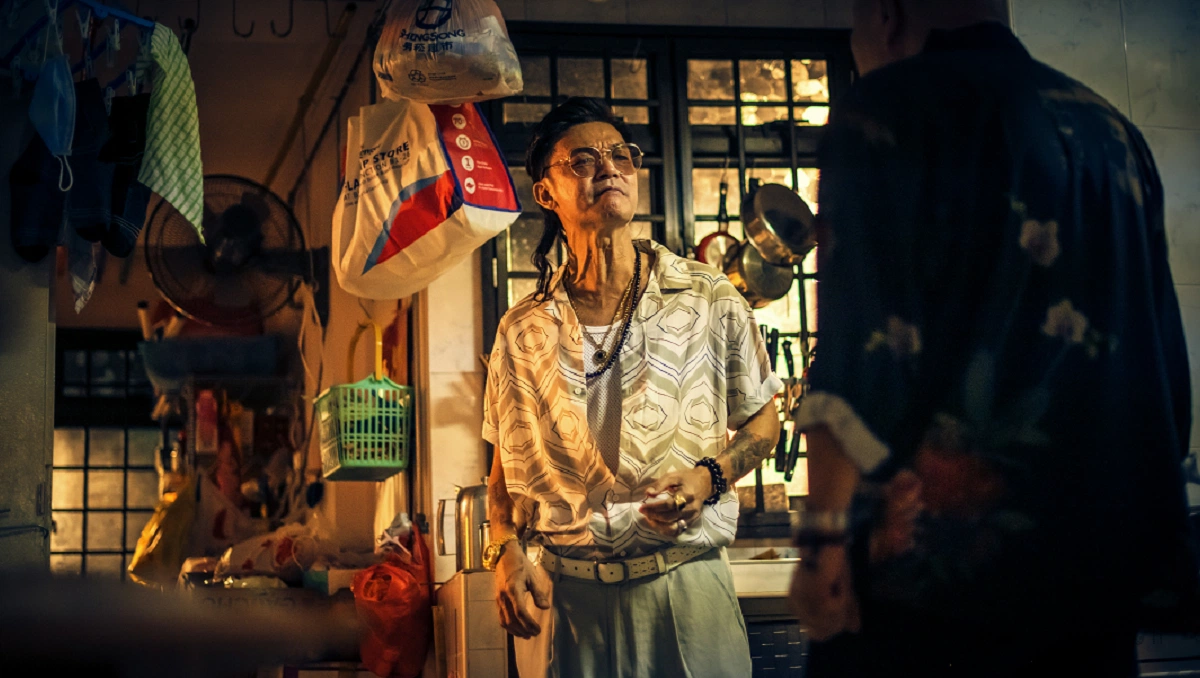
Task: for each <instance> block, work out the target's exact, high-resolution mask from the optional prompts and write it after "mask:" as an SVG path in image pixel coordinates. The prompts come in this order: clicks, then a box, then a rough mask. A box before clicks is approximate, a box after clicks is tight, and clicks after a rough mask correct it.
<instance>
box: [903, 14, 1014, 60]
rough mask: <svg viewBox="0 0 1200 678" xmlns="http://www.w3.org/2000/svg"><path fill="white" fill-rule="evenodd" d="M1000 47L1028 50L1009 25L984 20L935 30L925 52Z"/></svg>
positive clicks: (1003, 48) (927, 40) (927, 41)
mask: <svg viewBox="0 0 1200 678" xmlns="http://www.w3.org/2000/svg"><path fill="white" fill-rule="evenodd" d="M979 49H999V50H1016V51H1020V52H1026V50H1025V46H1024V45H1022V44H1021V41H1020V40H1018V39H1017V36H1015V35H1013V32H1012V31H1011V30H1009V28H1008V27H1007V26H1005V25H1004V24H1002V23H1000V22H998V21H983V22H980V23H977V24H972V25H970V26H965V27H963V28H957V29H954V30H948V31H947V30H935V31H932V32H930V33H929V38H927V39H926V40H925V49H924V50H923V51H924V52H925V53H929V52H952V51H960V50H979Z"/></svg>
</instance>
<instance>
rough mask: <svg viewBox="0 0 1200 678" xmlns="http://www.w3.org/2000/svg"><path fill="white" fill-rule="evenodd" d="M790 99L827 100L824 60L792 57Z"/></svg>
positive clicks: (827, 80) (826, 77)
mask: <svg viewBox="0 0 1200 678" xmlns="http://www.w3.org/2000/svg"><path fill="white" fill-rule="evenodd" d="M792 100H793V101H817V102H826V103H828V101H829V74H828V71H827V70H826V63H825V62H824V61H817V60H814V59H792Z"/></svg>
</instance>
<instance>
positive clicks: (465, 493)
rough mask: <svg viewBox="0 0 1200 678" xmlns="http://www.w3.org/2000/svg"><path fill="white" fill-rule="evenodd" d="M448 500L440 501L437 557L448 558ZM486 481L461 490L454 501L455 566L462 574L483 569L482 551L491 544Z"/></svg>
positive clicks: (485, 479) (459, 489)
mask: <svg viewBox="0 0 1200 678" xmlns="http://www.w3.org/2000/svg"><path fill="white" fill-rule="evenodd" d="M446 501H447V500H446V499H439V500H438V510H437V527H438V538H437V546H438V555H441V556H444V555H447V554H446V535H445V529H444V527H443V526H444V525H445V524H446V523H445V520H446ZM487 512H488V498H487V478H484V479H483V480H482V484H480V485H471V486H469V487H460V488H458V496H457V497H456V498H455V500H454V547H455V553H454V565H455V568H456V569H458V570H459V571H460V572H474V571H477V570H482V569H484V568H483V547H484V546H487V543H488V541H490V540H491V530H490V527H491V523H490V522H489V521H488V519H487Z"/></svg>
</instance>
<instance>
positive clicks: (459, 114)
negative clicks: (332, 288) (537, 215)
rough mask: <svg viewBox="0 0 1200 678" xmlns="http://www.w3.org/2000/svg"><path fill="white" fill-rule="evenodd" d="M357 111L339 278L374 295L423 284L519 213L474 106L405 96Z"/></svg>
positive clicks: (340, 205)
mask: <svg viewBox="0 0 1200 678" xmlns="http://www.w3.org/2000/svg"><path fill="white" fill-rule="evenodd" d="M359 113H360V114H359V116H358V117H357V118H351V119H350V123H349V131H348V133H347V163H346V180H345V183H344V184H343V187H342V194H341V196H340V197H339V199H338V202H337V205H336V207H335V208H334V212H333V268H334V271H335V272H336V273H337V278H338V283H340V284H341V286H342V288H343V289H345V290H346V291H347V292H350V293H351V294H354V295H357V296H360V297H366V298H369V299H399V298H402V297H407V296H408V295H410V294H413V293H414V292H417V291H419V290H422V289H424V288H425V287H426V286H428V285H429V283H431V282H433V281H434V280H435V279H436V278H437V277H438V276H440V275H441V274H442V273H443V272H445V271H447V270H449V269H450V268H452V267H453V266H455V265H456V264H458V263H459V262H460V261H462V260H463V259H464V258H466V257H467V256H469V255H470V254H471V252H473V251H474V250H475V248H477V247H479V246H480V245H482V244H483V243H484V242H486V241H488V240H489V239H491V238H493V237H495V236H496V235H498V234H499V233H501V232H502V231H504V229H506V228H508V227H509V226H510V225H512V223H513V222H514V221H516V219H517V217H518V216H519V215H520V213H521V205H520V202H519V201H518V200H517V192H516V188H515V187H514V186H513V182H512V177H511V176H510V175H509V173H508V166H507V165H506V164H505V162H504V157H503V155H502V154H501V153H500V150H499V148H498V147H497V144H496V140H495V138H494V137H493V136H492V132H491V130H490V129H489V128H488V126H487V123H486V122H485V121H484V119H483V116H482V115H480V113H479V110H478V109H477V108H476V106H475V104H463V105H461V106H426V105H424V104H414V103H410V102H407V101H400V102H382V103H378V104H375V105H373V106H366V107H364V108H362V109H361V110H360V112H359Z"/></svg>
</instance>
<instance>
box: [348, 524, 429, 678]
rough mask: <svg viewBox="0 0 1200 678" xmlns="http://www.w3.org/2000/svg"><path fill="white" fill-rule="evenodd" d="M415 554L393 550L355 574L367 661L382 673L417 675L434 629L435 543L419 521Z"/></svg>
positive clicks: (406, 677)
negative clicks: (432, 556)
mask: <svg viewBox="0 0 1200 678" xmlns="http://www.w3.org/2000/svg"><path fill="white" fill-rule="evenodd" d="M408 550H409V552H410V554H411V558H409V559H407V560H404V559H401V558H399V557H398V556H396V555H391V556H388V557H387V558H386V559H385V560H384V561H383V562H382V563H379V564H377V565H372V566H371V567H368V568H367V569H365V570H363V571H361V572H359V573H358V574H356V575H355V576H354V584H353V586H352V587H351V589H352V590H353V591H354V606H355V608H356V609H357V610H358V619H359V621H360V622H361V623H362V625H363V628H364V633H363V636H362V641H361V643H360V647H359V653H360V655H361V657H362V663H363V665H365V666H366V667H367V668H368V669H370V671H371V673H374V674H375V675H377V676H391V677H393V678H416V676H419V675H421V670H422V669H423V668H424V666H425V656H426V654H428V652H429V641H430V639H431V638H432V635H433V612H432V608H431V607H430V605H431V603H430V598H431V589H432V587H433V573H432V571H431V570H430V568H431V567H432V565H431V563H430V559H429V547H428V546H426V544H425V540H424V539H423V538H422V537H421V532H420V530H419V529H417V527H416V526H415V525H414V526H413V529H412V537H411V541H410V542H409V548H408Z"/></svg>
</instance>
